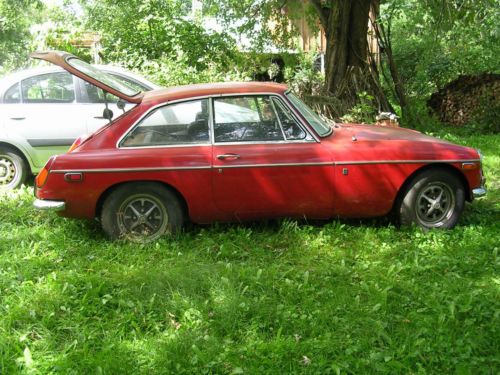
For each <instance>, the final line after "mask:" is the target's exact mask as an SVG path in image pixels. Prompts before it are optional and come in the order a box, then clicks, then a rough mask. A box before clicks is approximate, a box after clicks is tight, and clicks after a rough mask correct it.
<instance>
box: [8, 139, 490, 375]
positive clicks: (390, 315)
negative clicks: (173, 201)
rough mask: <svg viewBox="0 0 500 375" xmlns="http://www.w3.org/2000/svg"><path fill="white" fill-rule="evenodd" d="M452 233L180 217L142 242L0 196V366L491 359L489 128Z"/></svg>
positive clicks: (20, 197) (371, 367)
mask: <svg viewBox="0 0 500 375" xmlns="http://www.w3.org/2000/svg"><path fill="white" fill-rule="evenodd" d="M440 136H442V137H445V138H447V139H450V140H452V141H454V142H457V143H461V144H467V145H470V146H474V147H479V148H481V149H482V151H483V153H484V154H485V172H486V174H487V178H488V187H489V194H488V196H487V197H486V198H484V199H482V200H478V201H476V202H474V204H472V205H467V208H466V210H465V213H464V215H463V217H462V219H461V221H460V223H459V225H458V226H457V227H456V228H455V229H454V230H451V231H430V232H427V233H425V232H422V231H421V230H419V229H417V228H403V229H398V228H395V227H394V226H392V225H390V224H388V222H387V221H386V220H383V219H381V220H369V221H363V222H352V221H349V222H347V221H330V222H325V223H306V222H299V223H297V222H294V221H289V220H283V221H274V222H269V223H257V224H255V223H254V224H246V225H215V226H210V227H200V226H192V227H191V228H189V229H188V230H187V231H186V232H185V233H183V234H181V235H178V236H176V237H174V238H165V239H162V240H161V241H158V242H157V243H154V244H151V245H147V246H138V245H131V244H126V243H111V242H109V241H108V240H106V238H105V237H104V236H103V234H102V233H101V230H100V227H99V225H98V223H94V222H90V223H89V222H82V221H74V220H66V219H63V218H59V217H58V216H56V215H55V214H51V213H39V212H36V211H34V209H32V207H31V203H32V200H33V196H32V194H33V191H32V189H31V188H24V189H22V190H20V191H18V192H15V193H9V194H3V195H0V373H1V374H15V373H23V374H24V373H25V374H47V373H63V374H68V373H75V374H100V373H104V374H128V373H130V374H142V373H144V374H151V373H175V374H182V373H189V374H192V373H217V374H243V373H245V374H256V373H259V374H260V373H269V374H279V373H311V374H312V373H321V374H326V373H333V374H344V373H353V374H354V373H355V374H365V373H376V372H383V373H404V374H427V373H429V374H430V373H433V374H435V373H457V374H497V373H498V372H499V371H500V350H499V347H500V324H499V318H500V293H499V291H500V273H499V268H500V267H499V266H500V261H499V250H500V152H499V146H498V145H499V144H500V135H466V134H465V133H464V134H460V133H450V134H448V133H447V132H446V131H442V132H441V133H440Z"/></svg>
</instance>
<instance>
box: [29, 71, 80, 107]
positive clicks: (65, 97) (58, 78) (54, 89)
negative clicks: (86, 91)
mask: <svg viewBox="0 0 500 375" xmlns="http://www.w3.org/2000/svg"><path fill="white" fill-rule="evenodd" d="M21 88H22V93H23V102H24V103H72V102H73V101H74V100H75V89H74V85H73V76H72V75H71V74H69V73H66V72H59V73H48V74H41V75H38V76H34V77H30V78H26V79H24V80H22V81H21Z"/></svg>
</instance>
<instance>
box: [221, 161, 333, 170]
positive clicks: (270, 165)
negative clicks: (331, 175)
mask: <svg viewBox="0 0 500 375" xmlns="http://www.w3.org/2000/svg"><path fill="white" fill-rule="evenodd" d="M334 165H335V164H334V163H333V162H329V161H327V162H319V163H274V164H238V165H214V166H213V168H214V169H230V168H269V167H324V166H332V167H333V166H334Z"/></svg>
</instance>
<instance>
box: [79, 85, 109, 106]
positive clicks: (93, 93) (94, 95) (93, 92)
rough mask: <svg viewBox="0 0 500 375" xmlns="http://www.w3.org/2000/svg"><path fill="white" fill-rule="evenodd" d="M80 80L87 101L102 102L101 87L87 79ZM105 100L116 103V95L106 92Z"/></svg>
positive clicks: (102, 93)
mask: <svg viewBox="0 0 500 375" xmlns="http://www.w3.org/2000/svg"><path fill="white" fill-rule="evenodd" d="M81 82H83V87H84V90H85V91H86V93H87V99H88V100H87V103H104V92H103V91H102V89H100V88H99V87H97V86H95V85H93V84H91V83H89V82H87V81H84V80H81ZM106 101H107V102H108V103H116V102H117V101H118V97H117V96H114V95H112V94H109V93H107V94H106Z"/></svg>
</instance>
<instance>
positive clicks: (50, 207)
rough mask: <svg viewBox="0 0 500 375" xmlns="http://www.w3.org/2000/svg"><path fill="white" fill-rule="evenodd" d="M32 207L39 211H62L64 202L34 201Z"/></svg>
mask: <svg viewBox="0 0 500 375" xmlns="http://www.w3.org/2000/svg"><path fill="white" fill-rule="evenodd" d="M33 206H34V207H35V208H36V209H37V210H41V211H64V209H65V208H66V202H62V201H50V200H43V199H35V201H34V202H33Z"/></svg>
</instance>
